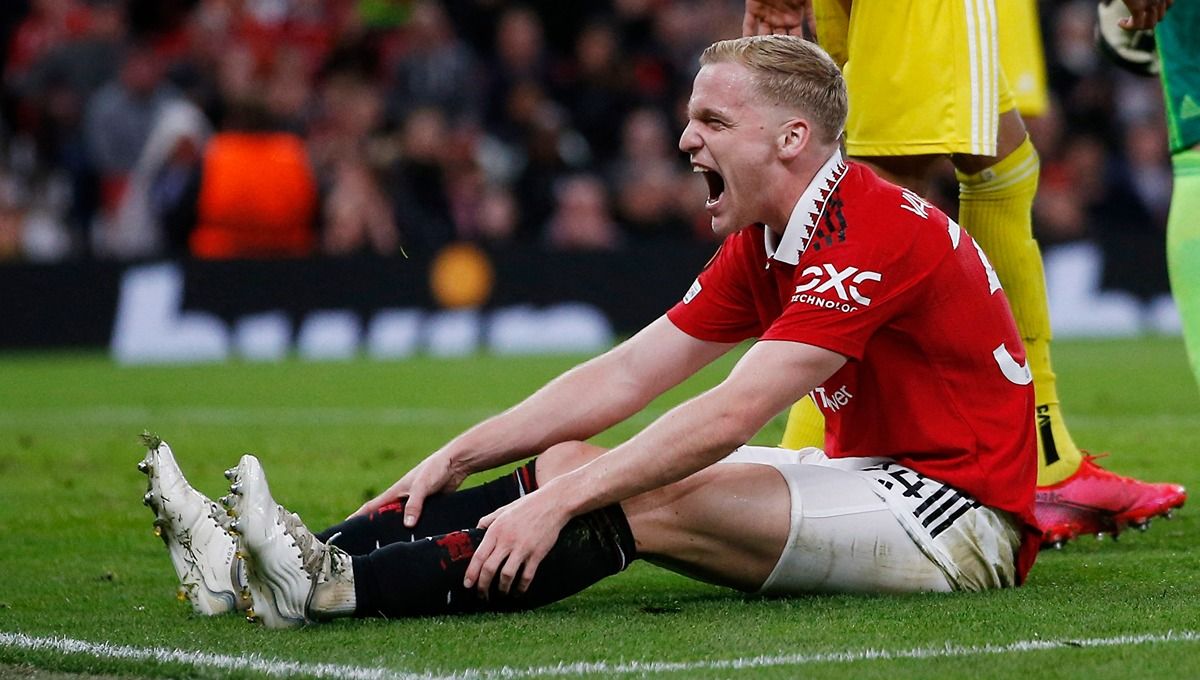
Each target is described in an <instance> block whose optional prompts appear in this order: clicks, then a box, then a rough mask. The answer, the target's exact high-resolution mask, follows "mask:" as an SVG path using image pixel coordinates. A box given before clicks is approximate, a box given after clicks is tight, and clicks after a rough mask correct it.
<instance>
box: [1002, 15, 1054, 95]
mask: <svg viewBox="0 0 1200 680" xmlns="http://www.w3.org/2000/svg"><path fill="white" fill-rule="evenodd" d="M996 20H997V28H998V30H999V33H1000V68H1001V69H1002V70H1003V71H1004V77H1005V78H1006V79H1007V80H1008V85H1009V87H1010V88H1012V96H1013V99H1014V100H1016V102H1017V110H1018V111H1020V112H1021V115H1022V116H1024V117H1025V118H1036V117H1037V116H1040V115H1042V114H1044V113H1045V112H1046V107H1047V106H1049V95H1047V93H1046V56H1045V54H1044V52H1043V50H1042V29H1041V26H1040V25H1039V24H1038V14H1037V1H1036V0H998V1H997V2H996Z"/></svg>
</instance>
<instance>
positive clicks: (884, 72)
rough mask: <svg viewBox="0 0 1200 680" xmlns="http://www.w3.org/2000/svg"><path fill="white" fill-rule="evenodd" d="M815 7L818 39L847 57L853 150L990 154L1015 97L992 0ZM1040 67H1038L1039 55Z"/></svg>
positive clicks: (833, 2)
mask: <svg viewBox="0 0 1200 680" xmlns="http://www.w3.org/2000/svg"><path fill="white" fill-rule="evenodd" d="M1000 3H1001V4H1005V5H1013V4H1024V3H1032V0H1000ZM813 7H814V13H815V15H816V19H817V39H818V41H819V42H820V43H821V44H822V46H824V47H825V49H826V50H827V51H828V52H830V54H831V55H833V57H834V59H835V60H836V61H837V62H838V63H840V64H844V71H845V75H846V85H847V88H848V89H849V94H850V117H849V120H848V121H847V124H846V147H847V151H848V152H849V153H850V155H852V156H914V155H921V154H946V153H965V154H973V155H983V156H994V155H995V154H996V137H997V131H998V123H999V116H1000V113H1002V112H1004V111H1008V110H1009V109H1012V108H1013V107H1014V105H1015V104H1014V100H1013V95H1012V92H1011V90H1010V89H1009V87H1008V81H1007V79H1006V78H1005V74H1004V72H1003V70H1002V68H1001V66H1000V58H999V53H1000V45H999V41H998V37H997V23H998V16H997V12H996V2H995V0H895V1H893V2H885V1H883V0H856V1H855V2H854V3H853V4H852V7H851V10H850V15H849V16H847V15H846V14H845V12H844V10H843V9H842V6H841V3H840V2H839V0H814V5H813ZM1012 9H1013V8H1011V7H1008V8H1006V11H1005V12H1004V14H1003V16H1005V17H1007V16H1008V14H1009V12H1010V11H1011V10H1012ZM1027 9H1028V10H1029V12H1030V14H1028V15H1027V16H1029V17H1031V18H1032V17H1033V14H1032V12H1033V11H1034V8H1033V7H1032V6H1031V7H1029V8H1027ZM1014 21H1015V20H1014ZM1034 23H1035V24H1036V21H1035V22H1034ZM1013 33H1014V32H1012V31H1010V32H1009V33H1008V34H1009V35H1012V34H1013ZM1016 33H1021V32H1020V31H1016ZM1018 37H1020V38H1022V39H1023V40H1028V41H1033V42H1040V40H1039V39H1035V38H1032V37H1031V36H1029V35H1028V34H1027V33H1026V34H1024V35H1019V36H1018ZM1017 51H1018V52H1020V51H1022V50H1021V48H1017ZM1024 51H1025V52H1026V53H1027V52H1028V50H1027V49H1026V50H1024ZM1026 56H1027V57H1029V58H1022V59H1020V60H1019V61H1020V62H1021V63H1022V64H1024V63H1026V62H1028V61H1029V59H1030V58H1033V55H1028V54H1027V55H1026ZM1036 65H1037V66H1038V67H1039V68H1038V69H1035V70H1036V72H1037V73H1039V74H1040V73H1041V70H1040V66H1041V58H1040V53H1039V54H1038V55H1036ZM1043 80H1044V78H1043ZM1035 82H1036V79H1035Z"/></svg>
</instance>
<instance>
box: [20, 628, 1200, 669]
mask: <svg viewBox="0 0 1200 680" xmlns="http://www.w3.org/2000/svg"><path fill="white" fill-rule="evenodd" d="M1171 642H1200V632H1196V631H1191V630H1181V631H1167V632H1166V633H1144V634H1141V635H1120V636H1115V637H1106V638H1081V639H1067V640H1022V641H1019V642H1013V643H1010V644H1007V645H953V644H949V643H947V644H946V645H945V646H942V647H914V648H911V649H897V650H888V649H863V650H848V651H842V652H824V653H817V654H783V655H776V656H765V655H764V656H754V657H742V658H737V659H717V660H703V661H624V662H620V663H609V662H605V661H595V662H591V661H588V662H584V661H581V662H576V663H559V664H555V665H552V666H529V667H525V668H516V667H511V666H503V667H500V668H491V669H488V668H476V669H465V670H461V671H454V672H450V673H448V674H439V673H435V672H432V671H427V672H423V673H415V672H405V671H396V670H391V669H388V668H371V667H364V666H343V665H337V664H308V663H302V662H299V661H286V660H282V659H272V658H268V657H263V656H261V655H258V654H250V655H246V656H231V655H227V654H211V653H208V652H192V651H186V650H181V649H167V648H164V647H127V646H123V645H114V644H110V643H107V642H99V643H97V642H87V641H85V640H73V639H71V638H64V637H32V636H29V635H24V634H22V633H2V632H0V647H14V648H17V649H24V650H29V651H52V652H60V653H63V654H85V655H88V656H94V657H98V658H107V659H122V660H127V661H155V662H159V663H181V664H185V665H190V666H197V667H201V668H214V669H220V670H228V671H252V672H258V673H263V674H264V675H272V676H281V677H287V676H292V675H306V676H312V677H318V678H349V679H350V680H516V679H519V678H543V677H571V676H583V675H592V674H596V673H605V674H609V675H646V674H650V673H683V672H689V671H737V670H752V669H756V668H772V667H786V666H804V665H809V664H818V663H832V664H838V663H854V662H859V661H887V660H893V659H919V660H924V659H945V658H961V657H972V656H987V655H994V654H1018V653H1025V652H1037V651H1045V650H1051V649H1068V648H1103V647H1137V646H1141V645H1151V644H1163V643H1171Z"/></svg>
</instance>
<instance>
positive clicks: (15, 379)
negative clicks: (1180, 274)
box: [0, 339, 1200, 680]
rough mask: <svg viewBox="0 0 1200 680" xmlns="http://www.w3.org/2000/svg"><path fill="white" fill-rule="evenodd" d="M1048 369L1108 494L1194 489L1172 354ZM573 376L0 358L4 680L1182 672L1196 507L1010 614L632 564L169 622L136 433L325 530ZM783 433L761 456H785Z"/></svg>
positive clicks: (1070, 555)
mask: <svg viewBox="0 0 1200 680" xmlns="http://www.w3.org/2000/svg"><path fill="white" fill-rule="evenodd" d="M1055 358H1056V368H1057V370H1058V373H1059V375H1060V381H1061V382H1060V391H1061V393H1062V396H1063V401H1064V404H1065V405H1066V411H1067V415H1068V418H1069V419H1070V422H1071V424H1072V426H1073V430H1074V432H1075V436H1076V438H1077V439H1078V440H1079V441H1080V442H1081V443H1082V444H1083V445H1085V446H1089V447H1092V448H1095V449H1106V450H1112V451H1113V452H1114V455H1113V456H1112V457H1111V458H1109V459H1107V460H1106V461H1105V464H1106V465H1108V466H1109V467H1110V468H1112V469H1114V470H1117V471H1120V472H1123V473H1127V474H1133V475H1137V476H1140V477H1143V478H1146V479H1160V480H1172V481H1179V482H1182V483H1184V484H1186V485H1187V486H1188V487H1189V488H1190V489H1192V490H1193V493H1194V492H1195V491H1196V490H1197V489H1200V451H1197V447H1198V444H1200V397H1198V394H1197V390H1196V387H1195V386H1194V385H1193V383H1192V377H1191V374H1190V372H1189V371H1188V369H1187V365H1186V361H1185V358H1184V353H1183V349H1182V345H1181V344H1180V343H1179V342H1178V341H1175V340H1161V339H1151V340H1133V341H1114V342H1094V343H1066V342H1060V343H1058V344H1057V345H1056V357H1055ZM577 359H578V358H577V357H573V358H496V357H476V358H472V359H465V360H454V361H438V360H433V359H414V360H410V361H405V362H398V363H369V362H365V361H363V362H353V363H345V364H304V363H294V362H289V363H284V364H276V365H261V364H229V365H220V366H200V367H157V368H120V367H116V366H114V365H112V364H111V363H110V362H109V361H108V360H107V359H105V358H103V357H99V356H66V355H56V356H7V357H0V546H2V547H3V549H2V550H0V676H3V675H9V674H13V673H25V672H27V667H30V666H33V667H38V668H44V669H51V670H53V671H59V672H67V673H88V674H111V675H118V676H122V677H161V676H169V677H198V678H224V677H264V676H279V675H309V676H314V675H319V676H324V677H362V678H392V677H398V678H407V677H462V678H503V677H517V678H520V677H579V676H605V677H630V676H660V675H661V676H673V677H687V678H691V677H780V678H785V677H786V678H790V677H800V676H802V677H814V678H825V677H829V678H833V677H837V678H843V677H855V678H876V677H878V678H896V677H931V676H944V677H967V676H973V677H984V678H987V677H995V678H1012V677H1020V676H1027V677H1039V678H1041V677H1087V678H1122V679H1124V678H1155V679H1156V680H1158V679H1161V678H1174V677H1195V676H1197V675H1198V674H1200V545H1198V542H1197V537H1198V533H1200V532H1198V528H1200V510H1198V509H1197V508H1194V507H1188V508H1185V509H1184V510H1183V511H1182V512H1181V513H1179V515H1177V517H1176V519H1175V520H1173V521H1170V522H1166V521H1162V520H1159V521H1156V522H1154V525H1153V526H1152V527H1151V529H1150V531H1149V532H1147V533H1145V534H1140V533H1137V532H1127V533H1126V534H1125V535H1123V536H1122V537H1121V540H1120V541H1119V542H1116V543H1113V542H1111V541H1105V542H1097V541H1095V540H1092V539H1086V540H1080V541H1078V542H1076V543H1073V544H1071V545H1070V546H1069V547H1068V548H1067V549H1065V550H1063V551H1061V552H1056V553H1046V552H1044V553H1042V555H1041V558H1040V559H1039V561H1038V565H1037V566H1036V567H1035V568H1034V571H1033V573H1032V576H1031V579H1030V582H1029V584H1028V585H1027V586H1026V587H1024V588H1021V589H1018V590H1013V591H1008V592H995V593H984V594H963V595H959V594H953V595H923V596H904V597H895V596H888V597H848V596H814V597H805V598H798V599H792V600H771V599H761V598H747V597H743V596H741V595H739V594H737V593H733V592H730V591H727V590H722V589H719V588H715V587H712V586H707V585H703V584H698V583H694V582H691V581H688V580H686V579H684V578H682V577H679V576H676V575H673V574H670V573H667V572H664V571H661V570H658V569H655V568H654V567H651V566H648V565H645V564H642V563H638V564H636V565H635V566H634V567H633V568H632V569H630V570H629V571H628V572H626V573H624V574H621V575H619V576H617V577H614V578H612V579H609V580H608V581H606V582H604V583H601V584H599V585H597V586H595V587H593V588H591V589H590V590H588V591H585V592H584V593H582V594H580V595H578V596H576V597H574V598H571V599H569V600H567V601H564V602H561V603H559V604H556V605H554V606H551V607H548V608H545V609H543V610H540V611H537V612H530V613H523V614H516V615H479V616H466V617H443V618H430V619H418V620H405V621H381V620H371V621H343V622H338V623H335V624H330V625H324V626H314V627H309V628H305V629H301V630H298V631H286V632H280V631H268V630H262V629H259V628H257V627H253V626H250V625H248V624H246V623H245V621H243V620H241V619H239V618H237V617H222V618H215V619H205V618H201V617H197V616H194V615H192V614H191V613H190V609H189V608H188V607H187V605H185V604H182V603H180V602H177V601H176V600H175V596H174V593H175V582H174V575H173V572H172V570H171V568H170V564H169V560H168V558H167V555H166V551H165V550H164V549H163V547H162V545H161V543H160V542H159V541H158V540H157V539H155V538H154V537H153V536H152V535H151V531H150V527H151V519H152V516H151V513H150V512H149V511H147V510H146V509H145V508H143V507H142V506H141V502H140V500H141V496H142V493H143V492H144V490H145V478H144V477H143V476H142V475H141V474H139V473H138V472H137V470H136V469H135V466H136V463H137V462H138V460H140V459H141V457H142V454H143V452H142V451H141V449H140V447H139V445H138V443H137V435H138V433H140V432H141V431H142V429H143V428H149V429H151V430H153V431H155V432H157V433H159V434H161V435H162V436H163V437H164V438H165V439H166V440H167V441H169V442H170V443H171V445H172V447H173V448H174V450H175V452H176V456H177V458H178V459H179V462H180V465H181V466H182V467H183V468H184V471H185V473H187V474H188V476H189V479H191V481H192V483H193V484H194V485H195V486H196V487H197V488H199V489H200V490H201V491H204V492H206V493H208V494H210V495H213V496H216V495H220V494H222V493H224V485H223V482H224V479H223V478H222V476H221V471H222V470H224V469H225V468H226V467H228V466H230V465H231V464H233V463H234V462H235V461H236V460H237V457H238V456H239V455H240V454H241V453H242V452H245V451H252V452H254V453H256V454H257V455H258V456H259V457H260V458H261V459H262V460H263V463H264V465H265V467H266V469H267V471H268V474H269V475H270V479H271V487H272V490H273V492H274V495H275V496H276V498H277V499H279V500H280V501H281V502H283V503H284V504H286V505H288V506H289V507H290V508H291V509H293V510H295V511H297V512H299V513H300V514H301V515H302V516H303V517H304V518H305V519H306V520H307V521H308V522H309V523H310V524H311V525H313V526H323V525H325V524H327V523H331V522H334V521H336V520H338V519H340V518H341V517H343V516H345V514H346V513H347V512H349V511H350V510H351V509H353V508H354V507H357V505H358V504H359V503H360V502H361V501H362V500H363V499H364V498H367V497H369V496H372V495H374V494H375V493H376V492H377V491H378V490H380V489H382V488H384V487H386V485H388V484H389V483H391V482H392V481H393V480H394V479H395V478H396V477H397V476H399V475H400V474H401V473H402V472H404V471H405V470H406V469H407V468H408V467H409V466H411V465H413V464H414V463H415V462H416V461H418V460H419V459H420V458H421V457H423V456H424V455H425V454H427V453H428V452H430V451H432V450H433V449H435V448H436V447H437V446H438V445H439V444H441V443H442V442H444V441H445V440H446V439H447V438H449V437H451V436H453V435H454V434H455V433H457V432H458V431H460V430H461V429H463V428H465V427H467V426H468V425H470V424H471V423H473V422H474V421H476V420H478V419H479V418H481V417H484V416H486V415H488V414H491V413H494V412H496V411H498V410H500V409H502V408H504V407H506V406H507V405H509V404H511V403H513V402H514V401H515V400H517V399H519V398H520V397H521V396H523V395H525V394H527V393H528V392H529V391H531V390H532V389H534V388H535V387H536V386H538V385H540V384H541V383H543V382H545V381H546V380H548V379H549V378H551V377H553V376H554V375H555V374H557V373H558V372H560V371H561V370H563V369H565V368H567V367H568V366H570V365H571V364H573V363H574V362H575V361H577ZM731 363H732V360H728V361H724V362H721V363H719V364H718V365H716V366H714V367H712V368H711V369H709V370H708V371H706V372H705V373H703V374H702V375H701V376H698V377H697V378H696V379H695V380H693V381H691V382H690V383H688V384H686V385H685V386H683V387H681V388H680V389H679V390H676V391H675V392H673V393H672V394H669V395H667V396H665V397H664V398H663V399H661V400H659V401H658V402H656V403H655V404H654V405H653V406H652V408H651V414H657V413H661V412H662V411H663V410H664V409H665V408H667V407H668V406H669V405H671V404H674V403H677V402H678V401H679V400H680V399H682V398H683V397H685V396H687V395H689V394H692V393H695V392H697V391H699V390H701V389H703V388H704V387H705V386H708V385H711V384H714V383H715V382H716V381H718V380H719V379H720V378H721V377H722V376H723V375H724V374H725V373H726V372H727V371H728V369H729V366H730V365H731ZM646 422H648V419H647V418H638V419H634V420H633V421H632V422H630V423H627V424H625V425H622V426H620V427H617V428H615V429H614V430H613V431H612V432H609V433H605V434H604V435H602V436H601V437H598V438H597V441H598V442H599V443H603V444H610V445H611V444H614V443H616V442H618V441H620V440H621V439H622V438H624V437H626V436H628V435H629V434H630V433H632V432H633V431H635V430H636V428H638V427H640V426H643V425H644V424H645V423H646ZM782 426H783V423H782V420H778V421H776V422H775V423H773V424H772V425H771V426H770V427H769V428H768V429H767V430H765V431H764V432H763V433H762V434H761V435H760V437H759V439H758V441H760V442H762V443H769V442H775V441H778V438H779V435H780V434H781V432H782ZM489 477H490V476H489ZM54 677H58V676H57V675H56V676H54Z"/></svg>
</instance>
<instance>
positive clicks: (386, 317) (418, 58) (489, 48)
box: [0, 0, 1178, 362]
mask: <svg viewBox="0 0 1200 680" xmlns="http://www.w3.org/2000/svg"><path fill="white" fill-rule="evenodd" d="M1039 5H1040V10H1041V19H1042V31H1043V38H1044V44H1045V54H1046V62H1047V77H1048V82H1049V83H1050V85H1051V90H1052V101H1051V105H1050V108H1049V110H1048V111H1047V112H1046V114H1045V115H1043V116H1041V117H1039V118H1037V119H1034V120H1032V121H1031V122H1030V127H1031V132H1032V134H1033V136H1034V140H1035V142H1036V144H1037V147H1038V149H1039V151H1040V153H1041V155H1042V162H1043V169H1042V179H1041V187H1040V191H1039V195H1038V199H1037V204H1036V206H1035V225H1036V231H1037V235H1038V238H1039V239H1040V241H1041V242H1042V244H1043V247H1044V248H1045V250H1046V255H1047V276H1048V281H1049V286H1050V293H1051V297H1052V311H1053V316H1054V319H1055V324H1056V332H1057V333H1058V334H1059V336H1060V337H1063V336H1066V335H1072V334H1075V335H1137V334H1142V333H1148V332H1149V333H1175V332H1177V331H1178V318H1177V316H1176V315H1175V312H1174V308H1173V306H1172V305H1171V303H1170V299H1169V296H1168V295H1167V282H1166V276H1165V258H1164V254H1163V253H1164V226H1165V222H1166V214H1167V207H1168V202H1169V197H1170V190H1171V175H1170V169H1169V161H1168V156H1167V149H1166V133H1165V129H1164V122H1163V115H1162V110H1161V107H1162V103H1161V94H1160V91H1159V84H1158V81H1157V80H1156V79H1139V78H1136V77H1134V76H1130V75H1127V74H1125V73H1123V72H1120V71H1118V70H1116V69H1115V68H1113V67H1112V66H1110V65H1109V64H1107V63H1106V62H1104V61H1103V60H1102V59H1101V57H1100V55H1099V53H1098V52H1097V51H1096V49H1095V48H1094V41H1093V26H1094V21H1095V17H1094V11H1095V5H1094V3H1093V2H1089V1H1082V2H1041V3H1039ZM742 8H743V4H742V2H741V0H597V1H593V2H563V1H562V0H530V1H528V2H524V3H516V2H505V1H503V0H442V1H440V2H439V1H436V0H414V1H406V0H325V1H322V0H5V2H3V3H0V41H2V45H3V49H2V50H0V60H2V61H0V72H2V74H3V87H2V91H0V112H2V116H0V318H4V319H5V323H4V324H2V325H0V349H28V348H51V347H91V348H104V347H111V350H112V352H113V353H114V354H115V355H116V356H117V357H118V358H119V359H121V360H123V361H128V362H140V361H164V360H183V359H220V358H224V357H228V356H243V357H247V358H253V359H272V358H277V357H281V356H285V355H287V354H289V353H291V352H293V351H297V352H299V353H300V354H302V355H304V356H310V357H314V358H337V357H342V356H350V355H355V354H359V353H364V352H365V353H368V354H370V355H373V356H378V357H387V358H395V357H401V356H407V355H409V354H413V353H421V352H430V353H434V354H463V353H469V352H472V351H475V350H477V349H480V348H491V349H494V350H499V351H511V352H526V351H551V350H577V351H590V350H591V349H593V348H597V347H601V346H604V345H605V344H606V343H608V342H610V341H611V338H612V337H614V336H617V335H620V334H622V333H628V332H630V331H632V330H634V329H636V328H637V327H639V326H640V325H641V324H643V323H645V322H646V321H648V320H649V319H651V318H653V317H654V316H655V315H657V314H658V313H659V312H660V311H661V310H662V309H664V308H665V307H666V306H667V305H669V304H670V303H671V302H673V301H674V300H675V299H676V298H677V297H678V295H680V294H682V292H683V291H684V290H686V288H687V285H688V284H689V283H690V281H691V277H692V275H693V273H694V272H695V270H696V269H697V268H698V267H699V266H701V265H702V264H703V262H704V261H705V260H706V259H707V257H708V256H709V255H710V254H711V252H712V250H713V249H714V247H715V244H714V243H713V242H712V236H711V233H710V231H709V229H708V227H707V223H706V218H705V216H704V213H703V202H704V197H705V194H706V189H705V186H704V183H703V182H702V181H700V180H699V179H697V178H695V177H693V176H692V174H691V173H690V171H689V168H688V165H687V162H686V158H685V157H684V156H683V155H682V154H681V153H679V152H678V150H677V149H676V147H675V144H676V140H677V138H678V134H679V132H680V130H681V125H682V121H683V115H682V111H683V108H684V105H685V102H686V97H687V93H688V91H689V89H690V84H691V78H692V76H693V74H694V72H695V69H696V57H697V55H698V53H699V51H700V50H701V49H703V48H704V47H705V46H706V45H708V44H709V43H710V42H712V41H713V40H716V39H719V38H725V37H732V36H734V35H736V33H737V32H738V31H739V28H740V16H741V12H742ZM955 192H956V187H955V185H954V183H953V177H952V175H950V174H949V172H948V170H947V174H946V175H945V179H944V181H943V182H942V183H941V184H940V186H939V188H938V190H937V193H936V195H934V196H932V197H931V198H932V199H933V200H934V201H935V202H937V203H939V204H940V205H942V206H943V207H945V208H946V209H947V210H949V211H950V212H951V213H952V214H953V212H954V207H955Z"/></svg>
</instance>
